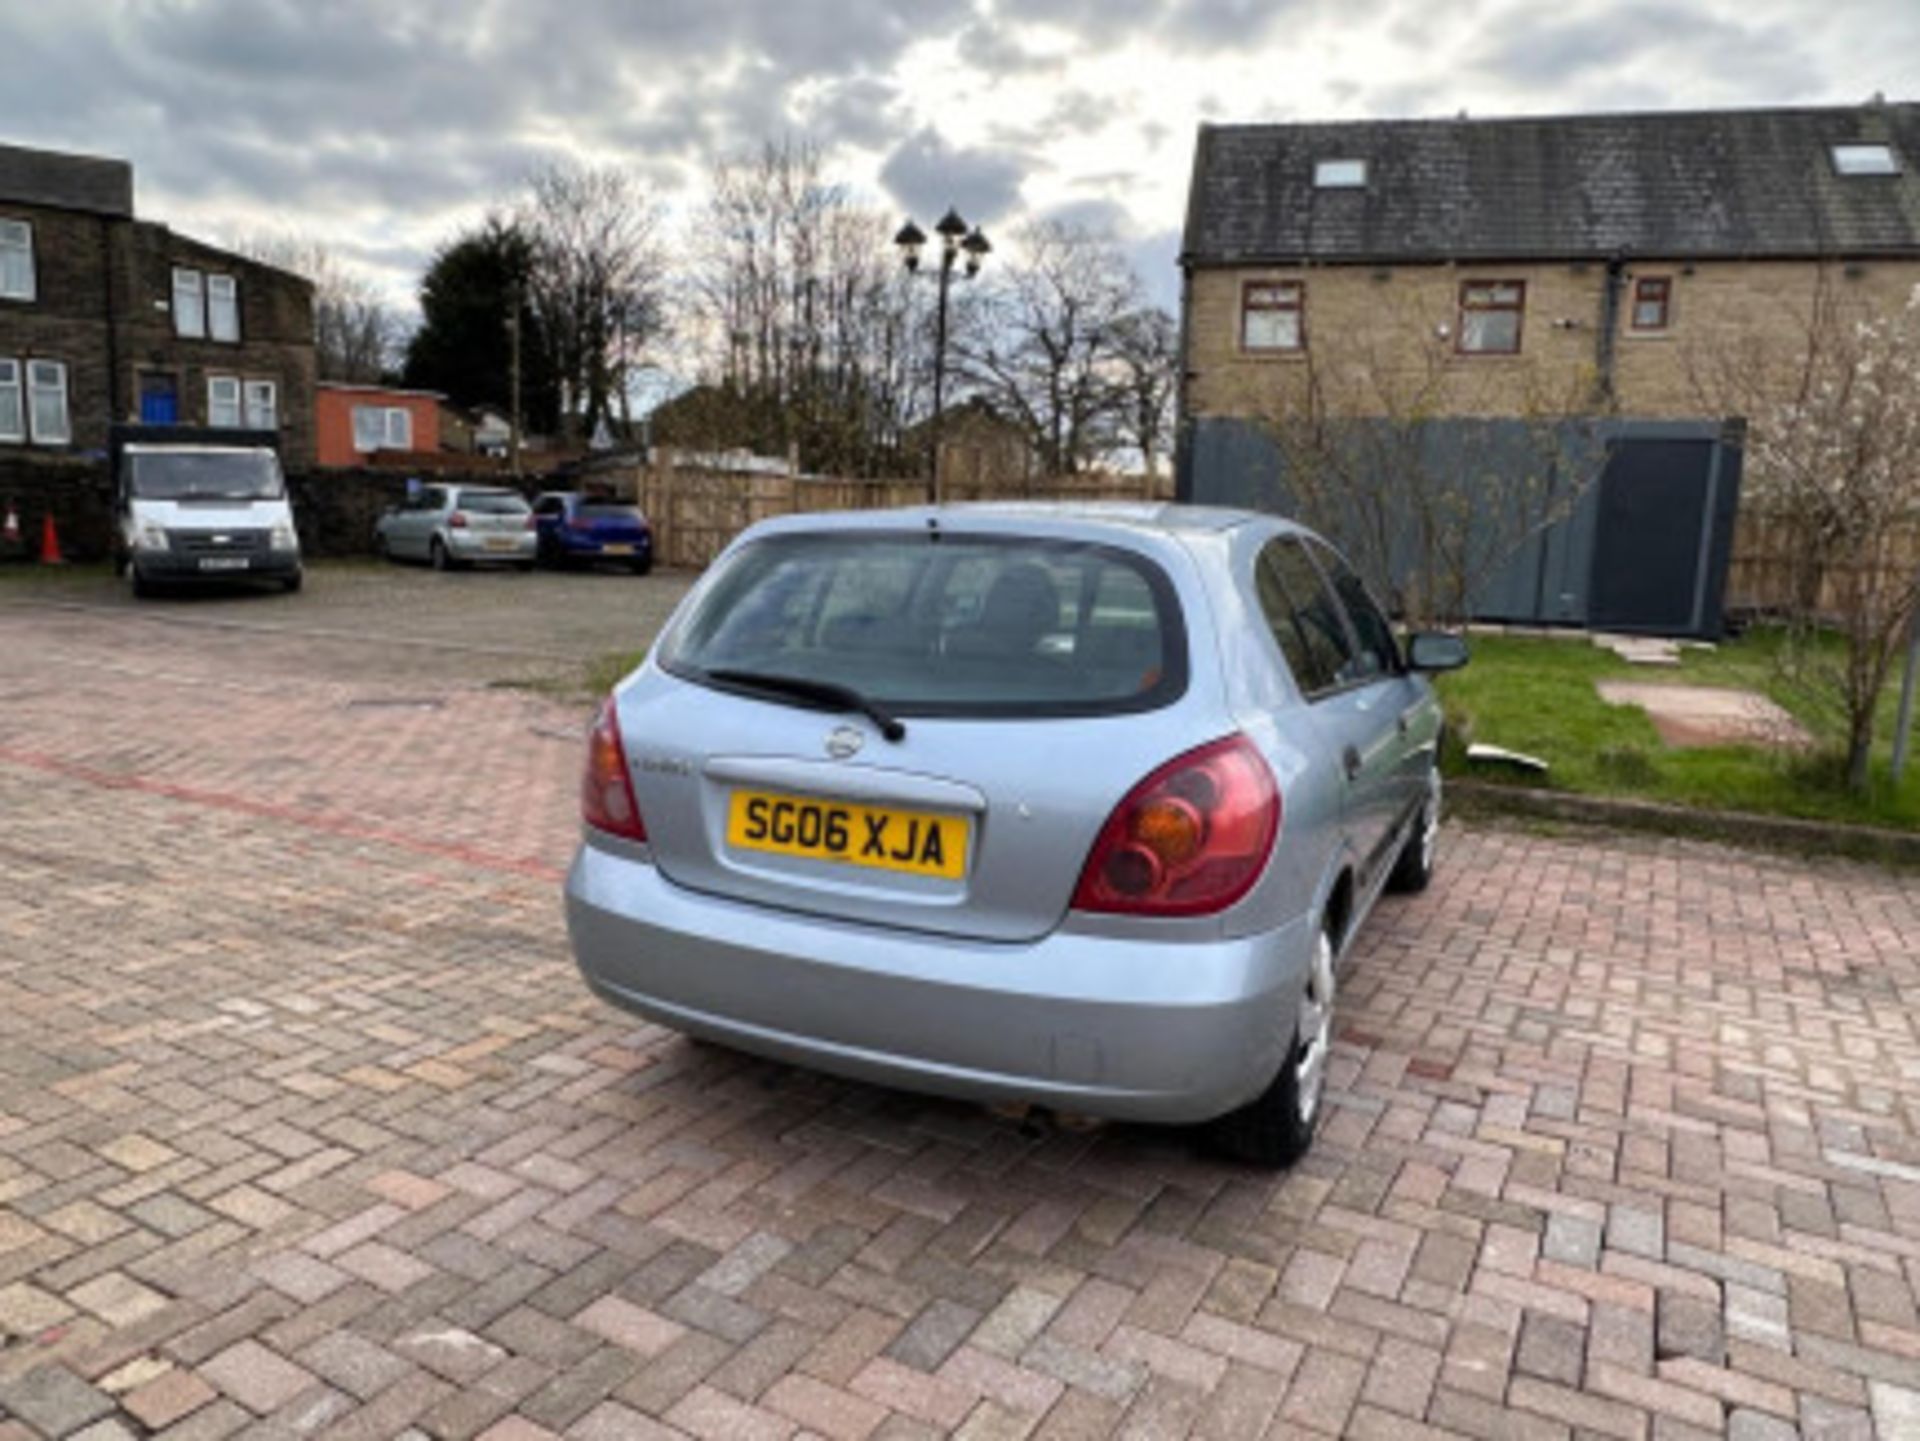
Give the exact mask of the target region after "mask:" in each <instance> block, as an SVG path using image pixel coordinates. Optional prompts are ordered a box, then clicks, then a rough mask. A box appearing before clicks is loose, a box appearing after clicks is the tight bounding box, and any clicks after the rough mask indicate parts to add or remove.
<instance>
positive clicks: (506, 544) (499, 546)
mask: <svg viewBox="0 0 1920 1441" xmlns="http://www.w3.org/2000/svg"><path fill="white" fill-rule="evenodd" d="M513 546H514V543H513V542H512V541H510V540H505V539H500V540H491V539H490V540H488V541H487V549H488V550H512V549H513Z"/></svg>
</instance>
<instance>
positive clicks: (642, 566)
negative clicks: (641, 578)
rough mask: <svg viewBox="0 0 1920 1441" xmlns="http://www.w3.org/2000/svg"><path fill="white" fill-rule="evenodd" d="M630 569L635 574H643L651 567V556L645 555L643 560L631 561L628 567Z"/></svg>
mask: <svg viewBox="0 0 1920 1441" xmlns="http://www.w3.org/2000/svg"><path fill="white" fill-rule="evenodd" d="M630 569H631V570H632V571H633V573H634V574H635V575H645V574H646V573H647V572H648V571H650V570H652V569H653V557H652V556H647V557H646V558H645V559H643V560H636V561H635V562H634V563H633V565H632V566H631V567H630Z"/></svg>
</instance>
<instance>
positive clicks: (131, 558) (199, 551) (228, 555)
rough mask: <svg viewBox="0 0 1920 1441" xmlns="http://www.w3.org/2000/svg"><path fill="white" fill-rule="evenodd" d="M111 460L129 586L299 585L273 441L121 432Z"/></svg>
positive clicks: (289, 510) (121, 563) (118, 553)
mask: <svg viewBox="0 0 1920 1441" xmlns="http://www.w3.org/2000/svg"><path fill="white" fill-rule="evenodd" d="M114 459H115V465H114V470H115V488H116V490H117V492H118V503H119V536H118V544H117V545H116V547H115V555H114V560H115V568H116V569H117V570H119V571H120V573H122V574H124V575H126V576H128V577H129V578H130V579H131V580H132V582H133V593H134V594H135V595H151V594H152V593H153V591H154V589H155V588H156V587H157V586H160V585H163V584H166V583H168V582H185V581H194V582H202V581H234V580H238V581H254V580H266V581H273V582H277V583H278V584H279V585H280V586H281V587H282V588H283V589H285V590H290V591H293V590H298V589H300V583H301V580H302V578H303V571H302V568H301V564H300V537H299V535H298V534H297V533H296V532H295V530H294V525H293V507H292V506H291V505H290V504H289V503H288V500H287V482H286V477H285V476H284V475H283V474H282V473H281V470H280V457H279V456H278V455H276V454H275V453H274V450H273V448H272V447H271V446H266V445H235V444H217V443H202V442H199V441H189V440H186V439H184V438H183V439H181V440H172V439H166V440H147V439H141V440H137V441H136V440H128V441H125V442H124V443H120V444H117V445H116V447H115V451H114Z"/></svg>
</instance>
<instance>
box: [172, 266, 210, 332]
mask: <svg viewBox="0 0 1920 1441" xmlns="http://www.w3.org/2000/svg"><path fill="white" fill-rule="evenodd" d="M182 297H185V298H184V300H183V298H182ZM173 333H174V334H175V335H178V336H180V337H181V338H182V339H184V340H205V339H206V338H207V278H206V276H204V275H202V274H201V273H200V272H199V271H197V270H189V269H187V268H186V267H185V266H181V265H176V266H174V267H173Z"/></svg>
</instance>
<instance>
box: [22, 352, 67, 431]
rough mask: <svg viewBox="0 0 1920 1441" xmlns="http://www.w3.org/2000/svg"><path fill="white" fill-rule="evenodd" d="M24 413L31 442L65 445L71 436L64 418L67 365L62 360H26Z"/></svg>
mask: <svg viewBox="0 0 1920 1441" xmlns="http://www.w3.org/2000/svg"><path fill="white" fill-rule="evenodd" d="M27 415H28V417H29V418H30V419H31V421H32V423H33V443H34V444H35V445H65V444H66V443H67V442H68V441H70V440H72V439H73V427H72V426H71V425H70V424H69V423H68V419H67V367H66V366H65V365H64V364H63V363H62V362H60V361H58V360H29V361H28V362H27Z"/></svg>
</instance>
